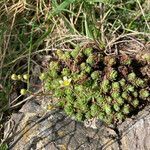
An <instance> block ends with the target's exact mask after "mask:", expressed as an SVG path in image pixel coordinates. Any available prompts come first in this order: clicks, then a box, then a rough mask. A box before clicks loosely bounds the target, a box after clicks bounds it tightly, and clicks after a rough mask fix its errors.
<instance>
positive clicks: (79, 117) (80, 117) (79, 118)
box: [76, 112, 83, 121]
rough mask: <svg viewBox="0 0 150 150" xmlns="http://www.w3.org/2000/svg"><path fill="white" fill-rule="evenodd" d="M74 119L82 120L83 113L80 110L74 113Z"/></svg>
mask: <svg viewBox="0 0 150 150" xmlns="http://www.w3.org/2000/svg"><path fill="white" fill-rule="evenodd" d="M76 120H77V121H82V120H83V114H82V113H81V112H78V113H77V114H76Z"/></svg>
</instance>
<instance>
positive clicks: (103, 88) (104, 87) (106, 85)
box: [101, 79, 110, 93]
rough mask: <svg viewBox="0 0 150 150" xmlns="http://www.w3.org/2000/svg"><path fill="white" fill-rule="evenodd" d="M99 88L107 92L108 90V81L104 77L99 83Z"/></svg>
mask: <svg viewBox="0 0 150 150" xmlns="http://www.w3.org/2000/svg"><path fill="white" fill-rule="evenodd" d="M101 89H102V91H103V93H107V92H108V91H109V90H110V82H109V80H107V79H104V80H103V81H102V83H101Z"/></svg>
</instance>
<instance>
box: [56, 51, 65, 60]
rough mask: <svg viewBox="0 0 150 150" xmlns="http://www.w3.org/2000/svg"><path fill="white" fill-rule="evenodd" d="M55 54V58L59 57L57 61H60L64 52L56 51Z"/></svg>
mask: <svg viewBox="0 0 150 150" xmlns="http://www.w3.org/2000/svg"><path fill="white" fill-rule="evenodd" d="M56 54H57V56H58V57H59V59H61V58H62V56H63V54H64V52H63V51H62V50H57V51H56Z"/></svg>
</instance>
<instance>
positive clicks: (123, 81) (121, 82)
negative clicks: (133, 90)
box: [119, 78, 126, 87]
mask: <svg viewBox="0 0 150 150" xmlns="http://www.w3.org/2000/svg"><path fill="white" fill-rule="evenodd" d="M119 83H120V85H121V86H122V87H124V86H125V85H126V80H125V79H123V78H122V79H121V80H120V81H119Z"/></svg>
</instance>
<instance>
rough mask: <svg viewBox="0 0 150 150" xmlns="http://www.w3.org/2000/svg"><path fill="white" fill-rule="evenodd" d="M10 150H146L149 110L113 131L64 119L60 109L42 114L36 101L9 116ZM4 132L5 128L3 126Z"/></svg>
mask: <svg viewBox="0 0 150 150" xmlns="http://www.w3.org/2000/svg"><path fill="white" fill-rule="evenodd" d="M11 120H13V121H14V122H15V123H14V127H13V130H12V133H11V134H10V137H9V148H10V149H11V150H58V149H59V150H149V149H150V145H149V141H150V114H149V107H147V108H145V109H144V110H143V111H141V112H140V113H139V114H138V115H137V116H136V117H135V118H134V119H127V120H126V121H125V122H123V123H122V124H121V125H119V126H118V128H116V129H114V130H113V129H111V128H109V127H106V126H104V125H103V124H102V123H101V122H97V124H96V126H97V129H93V128H90V127H86V126H85V125H84V124H83V123H79V122H76V121H74V120H72V119H71V118H69V117H67V116H66V115H65V114H64V113H63V112H62V111H61V110H57V109H53V110H49V111H46V109H45V107H42V105H41V104H39V101H37V100H31V101H29V102H27V103H26V104H25V105H24V106H23V107H22V109H21V110H20V111H19V112H18V113H15V114H12V117H11ZM6 131H7V127H6Z"/></svg>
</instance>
